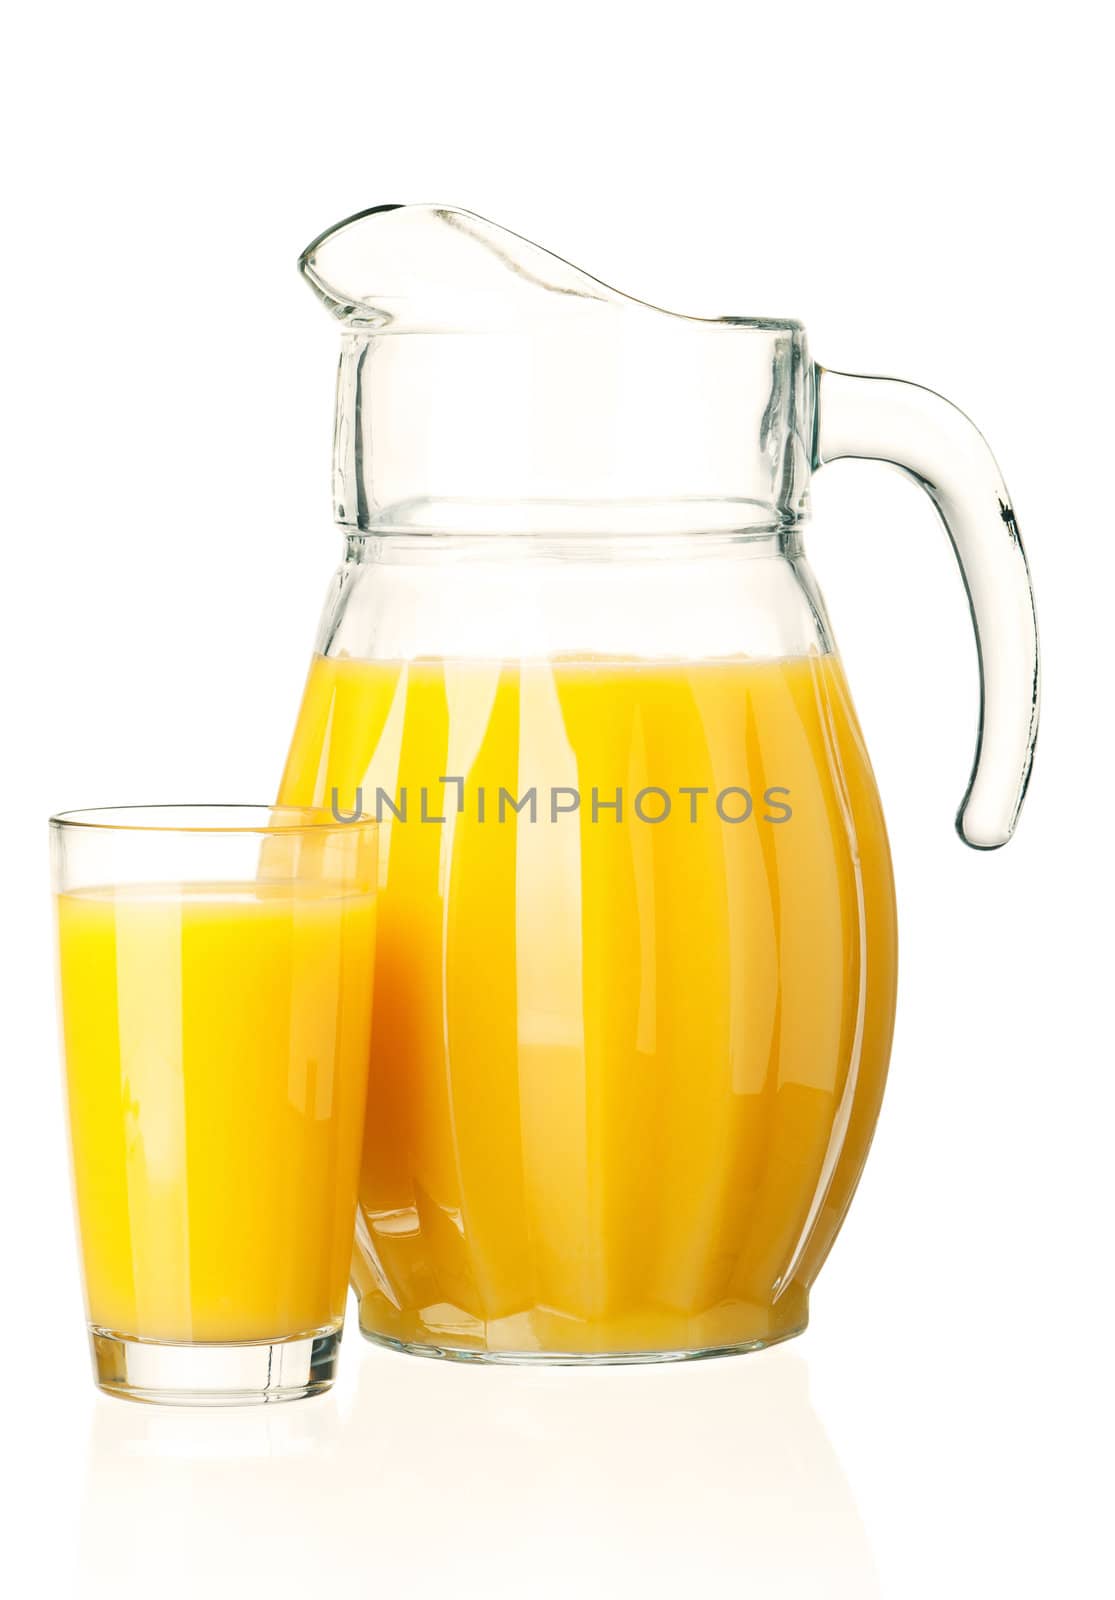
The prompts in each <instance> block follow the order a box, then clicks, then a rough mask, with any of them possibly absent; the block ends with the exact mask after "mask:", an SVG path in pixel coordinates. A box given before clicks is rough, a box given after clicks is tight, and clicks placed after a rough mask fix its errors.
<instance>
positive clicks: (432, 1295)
mask: <svg viewBox="0 0 1115 1600" xmlns="http://www.w3.org/2000/svg"><path fill="white" fill-rule="evenodd" d="M301 265H302V270H303V272H304V274H305V276H306V277H307V279H308V281H309V282H310V284H311V286H312V287H313V288H314V290H315V292H316V293H317V294H318V295H319V297H320V298H321V299H322V301H323V302H324V303H325V305H326V306H327V307H328V308H329V309H330V311H331V312H332V313H333V315H334V316H335V317H336V318H337V319H338V321H339V322H340V323H341V325H342V354H341V364H340V370H339V377H338V388H337V414H336V431H335V449H334V500H335V511H336V518H337V521H338V522H339V523H340V525H341V527H342V529H343V532H344V535H345V540H346V545H345V559H344V562H343V564H342V566H341V568H340V571H339V572H338V574H337V577H336V579H335V582H334V585H333V587H332V589H331V590H330V593H329V595H328V597H327V602H326V608H325V613H324V616H323V619H322V623H321V627H320V630H319V634H318V639H317V647H316V651H315V654H314V658H313V661H312V663H311V668H310V675H309V680H308V683H307V687H306V692H305V696H304V699H303V704H302V708H301V712H300V715H299V718H298V722H297V726H296V729H295V734H294V739H293V742H292V746H291V750H290V754H289V757H288V761H287V766H286V771H285V773H284V776H283V780H282V786H281V791H280V796H281V798H282V800H283V801H285V802H287V803H293V804H313V805H319V806H328V807H333V808H337V809H339V810H341V811H347V810H348V809H349V808H351V809H354V810H360V809H361V808H367V809H369V810H370V811H372V812H373V813H374V814H375V815H377V816H378V818H379V820H380V822H381V825H382V860H383V866H382V870H383V874H384V876H383V880H382V882H383V892H382V897H381V907H380V941H379V946H378V956H377V971H376V1009H375V1024H374V1031H373V1048H372V1065H371V1074H370V1081H369V1101H368V1105H369V1110H368V1121H367V1131H366V1138H365V1151H364V1162H363V1169H362V1176H361V1196H360V1210H359V1216H358V1222H357V1243H356V1255H355V1260H354V1281H355V1284H356V1287H357V1290H358V1292H359V1295H360V1301H361V1310H360V1321H361V1327H362V1329H363V1330H364V1332H365V1333H367V1334H368V1335H369V1336H370V1337H372V1338H374V1339H377V1340H380V1341H381V1342H384V1343H387V1344H391V1345H394V1346H397V1347H400V1348H404V1349H408V1350H413V1351H418V1352H422V1353H427V1354H438V1355H449V1356H454V1357H459V1358H462V1359H481V1360H545V1361H570V1362H576V1361H589V1362H596V1361H613V1360H626V1361H631V1360H635V1361H637V1360H663V1359H681V1358H684V1357H689V1356H694V1355H707V1354H716V1353H722V1352H726V1351H733V1350H746V1349H754V1348H756V1347H758V1346H761V1345H764V1344H769V1343H772V1342H774V1341H775V1340H778V1339H781V1338H786V1337H788V1336H789V1335H791V1334H793V1333H796V1332H799V1331H800V1330H801V1328H802V1327H804V1325H805V1322H806V1318H807V1314H808V1292H809V1288H810V1285H811V1283H812V1281H813V1279H814V1278H815V1276H816V1274H817V1272H818V1270H819V1268H820V1266H821V1264H822V1263H823V1261H824V1259H825V1257H826V1255H827V1253H828V1251H829V1249H830V1247H831V1245H832V1242H833V1240H834V1238H835V1236H836V1233H837V1230H838V1228H839V1226H840V1224H841V1221H842V1219H843V1216H844V1214H845V1211H846V1209H847V1206H848V1203H849V1201H850V1198H851V1195H852V1193H853V1190H854V1188H855V1184H856V1181H857V1179H858V1176H859V1173H860V1171H861V1168H862V1165H863V1161H864V1159H865V1156H866V1152H867V1148H868V1145H869V1142H870V1138H871V1134H872V1130H873V1127H874V1123H875V1118H876V1115H877V1112H878V1108H879V1103H880V1098H881V1094H882V1088H883V1082H884V1079H885V1075H886V1069H887V1061H888V1056H889V1050H890V1039H891V1031H892V1026H893V1018H894V1004H895V975H896V930H895V912H894V892H893V883H892V877H891V867H890V858H889V851H888V847H887V840H886V830H885V825H884V822H883V817H882V811H881V808H880V805H879V799H878V795H877V792H876V789H875V783H874V779H873V777H872V773H871V768H870V764H869V762H868V759H867V754H866V751H865V749H864V746H863V741H862V737H861V735H860V731H859V728H858V724H857V721H856V717H855V712H854V709H853V707H852V702H851V698H850V695H849V692H848V686H847V683H846V680H845V677H844V673H843V670H842V667H841V664H840V661H839V658H838V656H837V654H836V651H835V647H834V644H833V637H832V630H831V628H830V626H829V623H828V620H827V618H826V615H825V611H824V606H823V603H822V601H821V598H820V595H819V594H818V592H817V588H816V584H815V583H814V581H813V578H812V575H811V573H810V570H809V567H808V564H807V562H806V560H805V556H804V553H803V548H802V532H803V529H804V527H805V524H806V522H807V518H808V509H809V485H810V479H811V473H812V471H813V470H814V469H816V468H817V467H819V466H821V465H822V464H823V463H824V462H825V461H827V460H830V459H835V458H836V457H839V456H841V455H856V454H859V455H876V456H878V457H879V458H880V459H883V460H886V461H889V462H892V463H893V464H896V465H899V466H901V467H902V468H903V469H904V470H907V471H909V472H910V473H912V474H913V475H914V476H915V477H916V478H917V479H918V481H919V482H921V483H922V484H923V486H924V487H926V488H927V490H928V491H929V492H930V493H931V495H932V496H933V498H934V500H935V503H936V504H937V506H938V508H939V509H940V511H941V513H942V516H943V517H944V519H945V521H946V524H947V526H948V529H949V532H950V535H951V537H952V539H953V544H954V548H955V550H956V552H957V556H958V559H959V561H960V564H961V568H962V572H963V575H964V578H965V582H966V584H967V586H968V591H969V595H970V598H971V602H972V611H973V617H974V619H975V622H976V626H977V633H978V636H979V639H980V645H981V671H982V674H983V679H984V688H985V694H984V706H983V726H982V732H981V740H980V746H979V751H978V754H977V767H976V772H975V774H974V779H973V785H972V788H971V791H970V794H969V797H968V803H967V806H966V808H965V810H964V812H963V817H962V833H963V836H964V837H965V838H966V839H967V841H968V842H969V843H971V844H975V845H978V846H980V847H991V846H994V845H996V844H1001V843H1002V842H1004V840H1005V839H1006V838H1007V837H1008V836H1009V833H1010V831H1011V829H1012V828H1013V825H1014V821H1015V817H1016V816H1017V812H1018V807H1019V805H1020V803H1021V798H1022V793H1023V791H1024V788H1025V782H1026V777H1027V774H1028V771H1029V762H1030V755H1031V752H1032V747H1033V737H1034V731H1035V728H1036V689H1037V675H1036V674H1037V657H1036V633H1035V632H1034V627H1033V606H1032V600H1031V598H1030V591H1029V579H1028V574H1027V572H1026V566H1025V558H1024V556H1023V554H1022V547H1021V544H1020V542H1019V540H1018V536H1017V527H1016V524H1015V522H1014V517H1013V512H1012V511H1011V510H1010V503H1009V499H1008V498H1007V496H1006V490H1005V488H1003V486H1002V482H1001V479H1000V478H999V476H998V473H997V469H996V468H995V464H994V461H993V460H992V458H991V456H990V453H989V452H988V450H987V447H986V445H985V444H984V443H983V441H982V439H981V438H980V436H979V435H978V433H977V432H976V430H975V429H974V428H973V427H972V425H971V424H970V423H969V422H968V421H967V419H966V418H964V417H962V416H961V414H960V413H959V412H957V411H956V410H955V408H953V407H951V406H949V405H948V403H947V402H946V401H943V400H941V399H940V397H939V396H935V395H931V394H929V392H928V391H925V390H920V389H916V387H915V386H913V385H892V386H891V388H890V389H887V388H886V387H885V381H884V380H871V379H859V378H852V377H848V376H847V375H841V374H832V373H822V371H821V369H820V368H819V367H817V366H816V365H815V364H814V363H813V362H812V361H811V360H810V359H809V355H808V351H807V347H806V341H805V334H804V330H803V329H802V328H801V326H800V324H798V323H796V322H792V321H787V320H779V319H772V318H765V317H751V318H743V317H729V318H723V319H719V320H705V319H699V318H693V317H679V316H674V315H672V314H670V313H667V312H663V311H660V310H657V309H655V308H653V307H651V306H647V305H644V304H642V303H640V302H638V301H635V300H632V299H630V298H629V297H627V296H625V295H622V294H619V293H618V292H617V291H615V290H613V289H610V288H608V287H607V286H605V285H603V284H601V283H599V282H598V281H597V280H595V279H593V278H590V277H589V276H588V275H587V274H585V273H583V272H580V271H579V270H578V269H577V268H575V267H572V266H570V265H569V264H568V263H566V262H563V261H561V260H559V259H558V258H557V257H555V256H552V255H550V254H548V253H547V252H546V251H544V250H541V249H539V248H538V247H537V246H535V245H532V244H530V243H528V242H527V241H526V240H523V239H520V238H518V237H517V236H516V235H514V234H511V233H508V232H507V231H506V230H504V229H501V228H497V227H495V226H494V225H493V224H491V223H488V222H485V221H484V220H483V219H481V218H478V217H475V216H471V215H470V214H469V213H467V212H461V211H458V210H454V209H451V208H445V207H433V206H418V207H412V206H407V207H386V208H379V209H378V210H375V211H372V212H368V213H364V214H362V215H360V216H358V217H355V218H352V219H350V220H349V221H348V222H346V223H342V224H341V225H339V226H338V227H337V228H334V229H330V230H329V231H328V232H327V233H326V234H324V235H322V237H321V238H320V239H318V240H316V241H315V242H314V244H313V245H311V246H310V247H309V249H308V250H307V251H306V252H305V254H304V256H303V258H302V263H301ZM878 384H884V387H883V388H879V387H877V386H876V385H878ZM899 391H901V393H899ZM900 400H902V401H903V402H904V404H899V401H900Z"/></svg>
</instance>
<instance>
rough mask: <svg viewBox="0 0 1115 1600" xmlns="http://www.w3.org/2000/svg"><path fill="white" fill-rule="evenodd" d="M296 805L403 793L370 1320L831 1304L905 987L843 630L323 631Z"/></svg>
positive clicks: (374, 1120)
mask: <svg viewBox="0 0 1115 1600" xmlns="http://www.w3.org/2000/svg"><path fill="white" fill-rule="evenodd" d="M358 788H359V789H360V790H361V793H360V794H359V795H358V794H357V790H358ZM501 790H503V791H505V794H506V796H507V797H509V798H505V799H502V800H501V795H500V791H501ZM378 791H382V794H379V793H378ZM423 791H425V793H424V794H423ZM531 791H533V792H534V794H535V804H534V807H533V808H532V807H531V805H530V803H529V795H530V793H531ZM617 791H621V792H622V796H621V799H620V804H619V807H618V808H617V807H616V805H615V801H616V799H617ZM573 795H576V796H577V802H576V805H574V801H573V798H572V796H573ZM594 796H595V804H594ZM384 797H386V799H387V801H389V803H385V801H384ZM524 797H526V798H525V799H524ZM664 797H665V798H664ZM280 798H281V800H283V801H285V802H287V803H297V804H314V805H319V806H325V807H328V806H330V805H331V804H333V803H335V804H337V805H339V806H340V807H341V808H343V809H346V810H347V809H351V808H354V807H355V806H356V805H357V804H358V803H362V805H363V808H364V809H365V810H366V811H368V812H371V811H372V810H373V807H374V808H375V810H376V811H377V813H378V815H379V816H380V819H381V847H382V850H383V855H382V858H381V868H380V872H381V878H380V905H379V927H378V940H377V971H376V998H375V1018H374V1026H373V1048H372V1063H371V1075H370V1081H369V1095H368V1110H367V1128H366V1135H365V1146H364V1161H363V1171H362V1177H361V1190H360V1211H361V1217H360V1221H359V1224H358V1230H357V1251H356V1257H355V1265H354V1275H355V1282H356V1286H357V1289H358V1291H359V1293H360V1296H361V1313H360V1315H361V1326H362V1328H363V1329H364V1330H365V1331H366V1332H368V1333H370V1334H371V1335H373V1336H375V1337H379V1338H384V1339H387V1340H391V1341H397V1342H400V1343H403V1344H409V1345H416V1346H420V1347H430V1346H433V1347H436V1348H439V1349H441V1350H445V1351H449V1352H461V1353H470V1352H471V1353H483V1352H489V1353H496V1354H498V1353H500V1352H507V1353H512V1352H514V1353H520V1354H530V1353H538V1354H560V1353H569V1354H571V1355H583V1356H588V1357H590V1358H591V1357H592V1356H593V1355H594V1354H611V1355H614V1354H617V1353H629V1354H639V1353H642V1352H645V1353H648V1354H649V1353H651V1352H656V1353H662V1352H691V1351H695V1350H709V1349H716V1348H727V1347H732V1346H740V1345H747V1344H753V1343H764V1342H767V1341H770V1340H772V1339H776V1338H780V1337H784V1336H786V1335H787V1334H789V1333H792V1332H795V1331H797V1330H798V1329H800V1328H801V1327H802V1326H803V1325H804V1323H805V1321H806V1318H807V1289H808V1285H809V1283H810V1282H811V1281H812V1278H813V1277H814V1276H815V1274H816V1272H817V1270H818V1268H819V1266H820V1264H821V1262H822V1260H823V1259H824V1256H825V1254H826V1253H827V1250H828V1247H829V1245H830V1244H831V1242H832V1239H833V1237H834V1235H835V1233H836V1230H837V1228H838V1226H839V1223H840V1220H841V1218H842V1216H843V1213H844V1211H845V1209H846V1207H847V1204H848V1201H849V1199H850V1197H851V1193H852V1190H853V1188H854V1186H855V1183H856V1180H857V1178H858V1175H859V1172H860V1169H861V1166H862V1164H863V1160H864V1157H865V1155H866V1151H867V1146H868V1143H869V1140H870V1135H871V1131H872V1128H873V1125H874V1120H875V1115H876V1112H877V1110H878V1105H879V1099H880V1096H881V1093H882V1087H883V1079H884V1076H885V1071H886V1062H887V1057H888V1052H889V1046H890V1035H891V1028H892V1023H893V1014H894V993H895V964H896V942H895V921H894V901H893V887H892V880H891V869H890V859H889V852H888V847H887V841H886V834H885V830H884V825H883V819H882V814H881V811H880V807H879V801H878V796H877V793H876V790H875V785H874V780H873V778H872V775H871V771H870V767H869V764H868V760H867V756H866V754H865V751H864V747H863V743H862V739H861V736H860V733H859V729H858V726H857V723H856V719H855V714H854V711H853V709H852V706H851V702H850V700H849V697H848V691H847V686H846V683H845V679H844V675H843V672H842V669H841V666H840V663H839V661H838V660H837V658H836V657H835V656H833V655H822V654H814V655H809V656H800V657H794V658H789V659H783V660H750V659H742V658H738V659H717V660H669V661H654V660H642V659H639V660H619V659H613V658H608V657H602V658H592V657H584V658H579V657H569V658H564V657H557V658H553V659H548V660H547V659H542V660H522V661H518V660H515V661H490V662H489V661H482V660H463V659H462V660H457V659H448V660H434V659H417V660H412V661H358V660H353V659H348V658H344V657H341V658H337V659H331V658H326V657H322V656H318V657H316V658H315V659H314V661H313V663H312V666H311V670H310V675H309V680H308V683H307V687H306V691H305V697H304V700H303V705H302V709H301V714H300V719H299V722H298V725H297V729H296V732H295V736H294V740H293V745H292V748H291V751H290V755H289V758H288V762H287V767H286V772H285V775H284V779H283V784H282V791H281V795H280ZM667 798H668V800H669V809H668V814H664V813H665V810H666V805H665V799H667ZM511 801H513V802H514V805H512V804H511V803H510V802H511ZM398 813H405V820H403V817H402V815H400V814H398ZM655 819H660V820H655Z"/></svg>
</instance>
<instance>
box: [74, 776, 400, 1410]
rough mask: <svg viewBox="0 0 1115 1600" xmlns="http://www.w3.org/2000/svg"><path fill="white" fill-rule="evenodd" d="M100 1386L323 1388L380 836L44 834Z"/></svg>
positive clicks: (188, 810)
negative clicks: (48, 852)
mask: <svg viewBox="0 0 1115 1600" xmlns="http://www.w3.org/2000/svg"><path fill="white" fill-rule="evenodd" d="M50 832H51V858H52V869H53V884H54V891H55V905H56V911H57V928H58V953H59V973H60V998H61V1013H62V1035H63V1051H64V1056H65V1068H66V1083H67V1092H68V1101H69V1120H70V1140H71V1150H72V1158H73V1175H74V1188H75V1196H76V1205H77V1221H78V1228H79V1233H80V1240H81V1253H82V1258H83V1264H84V1278H85V1295H86V1305H87V1315H88V1323H89V1332H90V1338H91V1342H92V1354H93V1365H94V1374H95V1378H96V1382H97V1383H98V1384H99V1385H100V1387H101V1388H102V1389H105V1390H107V1391H109V1392H110V1393H113V1394H117V1395H122V1396H126V1397H128V1398H131V1399H136V1400H149V1401H162V1402H166V1403H172V1404H173V1403H178V1404H221V1403H226V1404H227V1403H242V1402H252V1401H271V1400H287V1399H294V1398H297V1397H299V1396H303V1395H309V1394H314V1393H317V1392H320V1391H321V1390H323V1389H326V1388H328V1387H329V1385H330V1384H331V1383H332V1381H333V1376H334V1372H335V1368H336V1362H337V1350H338V1345H339V1343H340V1338H341V1329H342V1325H343V1319H344V1306H345V1295H346V1288H347V1280H348V1271H349V1261H350V1256H351V1251H352V1239H353V1225H354V1218H355V1212H356V1199H357V1184H358V1174H359V1165H360V1150H361V1142H362V1134H363V1123H364V1106H365V1094H366V1085H367V1072H368V1052H369V1042H370V1032H371V1012H372V970H373V954H374V938H375V894H376V862H377V848H376V844H377V830H376V825H375V823H374V822H371V821H367V820H364V819H362V818H360V819H356V820H354V821H351V822H339V821H338V820H337V818H336V817H334V816H332V815H331V814H330V813H329V812H326V811H319V810H316V809H312V808H299V807H282V806H206V805H202V806H142V807H122V808H113V809H103V810H95V811H71V812H66V813H63V814H61V815H59V816H56V817H54V818H52V819H51V824H50Z"/></svg>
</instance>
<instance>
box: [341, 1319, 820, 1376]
mask: <svg viewBox="0 0 1115 1600" xmlns="http://www.w3.org/2000/svg"><path fill="white" fill-rule="evenodd" d="M805 1329H806V1323H804V1322H803V1323H802V1324H801V1325H800V1327H797V1328H788V1329H786V1331H785V1332H780V1333H772V1334H771V1335H770V1336H769V1337H768V1338H765V1339H748V1340H746V1341H744V1342H743V1343H742V1344H722V1345H710V1346H708V1347H707V1348H704V1349H699V1350H607V1351H595V1350H593V1351H573V1350H569V1351H565V1350H481V1349H474V1350H467V1349H461V1348H460V1347H456V1346H453V1345H438V1344H408V1343H407V1341H406V1340H404V1339H392V1338H391V1337H390V1335H388V1334H386V1333H371V1332H369V1330H368V1329H367V1328H361V1330H360V1332H361V1333H362V1334H363V1335H364V1337H365V1339H367V1340H368V1342H369V1344H378V1345H382V1346H383V1348H384V1349H385V1350H401V1351H402V1352H403V1354H404V1355H408V1356H430V1357H432V1358H433V1359H434V1360H435V1361H466V1362H474V1363H482V1364H484V1365H486V1366H504V1367H532V1366H533V1367H633V1366H646V1365H649V1364H650V1363H652V1362H659V1361H709V1360H712V1359H713V1358H714V1357H716V1356H744V1355H749V1354H750V1353H751V1352H752V1351H753V1350H768V1349H769V1348H770V1347H771V1345H775V1344H783V1343H784V1342H785V1341H786V1340H787V1339H796V1338H797V1337H798V1335H799V1334H801V1333H804V1332H805Z"/></svg>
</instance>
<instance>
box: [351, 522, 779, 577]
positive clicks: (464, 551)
mask: <svg viewBox="0 0 1115 1600" xmlns="http://www.w3.org/2000/svg"><path fill="white" fill-rule="evenodd" d="M804 521H805V519H804V518H802V519H799V520H798V521H797V522H796V523H795V524H794V525H793V526H786V527H773V528H772V527H769V526H767V527H761V526H760V527H750V528H733V529H730V530H728V531H721V530H718V529H707V528H699V529H693V528H690V529H688V530H686V531H681V532H678V531H647V529H646V528H645V527H644V528H643V529H642V530H641V531H635V530H633V529H632V530H631V531H622V532H618V533H617V532H608V531H603V530H601V531H597V532H593V533H569V532H563V533H547V532H539V531H537V530H536V529H535V528H529V527H528V528H522V527H520V528H518V529H516V530H515V531H511V532H483V533H463V532H456V531H454V532H451V533H447V532H434V531H431V532H428V533H415V532H413V531H406V532H403V531H393V532H390V533H372V532H369V533H363V532H360V531H359V530H355V529H348V528H346V529H345V530H344V533H345V550H344V560H345V565H346V566H348V565H355V566H368V565H385V566H394V565H419V566H421V565H425V564H430V563H437V564H438V565H444V564H448V565H455V564H469V565H474V564H484V563H488V564H500V563H508V562H510V563H518V562H524V561H547V562H561V563H566V564H568V563H584V564H588V565H592V564H602V563H615V562H633V563H639V564H640V565H642V564H658V565H668V564H670V563H673V562H686V563H689V562H693V561H702V562H708V561H733V562H734V561H741V560H771V559H780V560H787V561H799V560H802V559H803V558H804V549H803V544H802V528H803V525H804Z"/></svg>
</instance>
